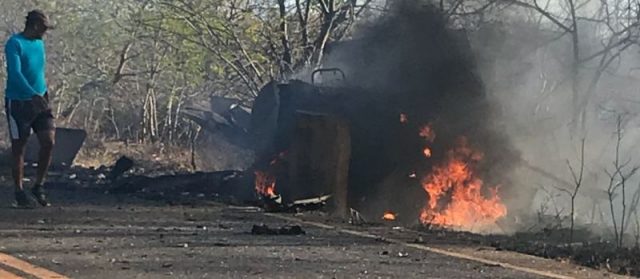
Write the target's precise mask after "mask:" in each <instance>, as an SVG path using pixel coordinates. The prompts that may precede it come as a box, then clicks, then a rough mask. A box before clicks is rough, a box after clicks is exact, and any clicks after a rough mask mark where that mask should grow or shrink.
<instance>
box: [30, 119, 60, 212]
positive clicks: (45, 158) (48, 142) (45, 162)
mask: <svg viewBox="0 0 640 279" xmlns="http://www.w3.org/2000/svg"><path fill="white" fill-rule="evenodd" d="M36 135H37V136H38V141H39V142H40V154H39V158H38V159H39V160H38V173H37V174H36V184H35V185H33V188H32V189H31V192H32V193H33V195H34V196H35V197H36V200H37V201H38V203H39V204H40V205H42V206H49V205H50V204H49V202H48V201H47V195H46V194H45V191H44V180H45V178H46V177H47V171H48V170H49V165H51V156H52V154H53V144H54V141H55V130H45V131H40V132H37V133H36Z"/></svg>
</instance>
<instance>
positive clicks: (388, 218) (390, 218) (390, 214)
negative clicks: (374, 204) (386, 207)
mask: <svg viewBox="0 0 640 279" xmlns="http://www.w3.org/2000/svg"><path fill="white" fill-rule="evenodd" d="M382 219H383V220H386V221H394V220H395V219H396V214H395V213H393V212H391V211H385V213H384V215H382Z"/></svg>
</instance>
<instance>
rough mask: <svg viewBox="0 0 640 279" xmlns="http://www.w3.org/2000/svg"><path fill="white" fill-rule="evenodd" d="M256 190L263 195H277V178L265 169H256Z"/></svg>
mask: <svg viewBox="0 0 640 279" xmlns="http://www.w3.org/2000/svg"><path fill="white" fill-rule="evenodd" d="M255 175H256V181H255V184H256V192H257V193H258V194H260V195H262V196H266V197H275V196H277V195H276V178H275V177H274V176H273V175H270V174H268V173H266V172H263V171H256V172H255Z"/></svg>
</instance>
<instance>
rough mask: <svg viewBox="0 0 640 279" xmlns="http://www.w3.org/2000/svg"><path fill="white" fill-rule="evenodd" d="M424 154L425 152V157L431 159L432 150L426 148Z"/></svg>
mask: <svg viewBox="0 0 640 279" xmlns="http://www.w3.org/2000/svg"><path fill="white" fill-rule="evenodd" d="M423 152H424V156H426V157H427V158H431V149H430V148H428V147H426V148H425V149H424V151H423Z"/></svg>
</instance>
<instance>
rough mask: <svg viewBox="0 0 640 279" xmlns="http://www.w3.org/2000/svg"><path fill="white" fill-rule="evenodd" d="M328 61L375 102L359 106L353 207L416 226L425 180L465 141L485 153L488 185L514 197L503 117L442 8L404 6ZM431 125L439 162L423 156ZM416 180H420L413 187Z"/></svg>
mask: <svg viewBox="0 0 640 279" xmlns="http://www.w3.org/2000/svg"><path fill="white" fill-rule="evenodd" d="M329 51H330V54H329V57H330V59H329V64H332V65H335V66H337V67H340V68H341V69H343V70H344V71H345V72H346V75H347V76H348V82H349V83H350V85H351V87H352V88H360V89H362V90H364V91H365V92H366V93H367V94H369V95H371V97H370V98H372V99H373V100H375V101H373V102H374V103H375V105H367V106H358V105H353V108H354V110H355V111H353V112H352V116H353V117H351V118H352V119H356V120H355V121H354V124H352V125H355V126H356V127H355V130H360V132H358V131H356V132H354V135H353V144H352V145H353V146H354V151H353V153H354V154H353V159H352V165H351V167H352V169H351V174H352V179H351V185H350V190H351V192H350V199H351V201H352V204H357V206H358V207H360V208H361V209H363V210H365V211H369V212H371V215H374V216H377V215H378V211H380V212H381V211H382V210H385V209H391V210H396V211H399V212H401V215H400V217H405V220H416V218H415V217H416V215H415V214H416V210H419V209H420V208H421V207H422V206H423V205H424V202H425V197H426V195H425V194H424V192H423V190H422V189H421V187H420V183H419V178H420V174H422V175H425V174H427V173H428V171H429V170H430V169H431V167H432V164H434V163H438V162H441V161H442V160H443V158H444V156H445V154H446V152H447V151H448V150H450V149H451V148H453V147H454V145H455V143H456V141H457V139H458V138H460V137H466V138H467V139H468V141H469V144H470V145H471V146H472V147H473V148H475V149H477V150H480V151H482V152H483V153H484V155H485V157H484V160H483V161H482V162H483V163H482V164H481V165H480V166H478V167H479V169H478V171H479V174H480V175H481V176H482V178H483V180H484V181H485V185H487V186H497V185H500V186H501V188H500V189H501V192H503V193H506V192H508V191H509V190H510V189H509V187H510V185H511V183H510V182H509V180H508V174H510V172H511V170H512V168H513V166H514V165H515V164H516V163H517V162H518V160H517V156H518V154H517V152H516V151H515V150H514V148H513V147H512V145H511V144H510V142H509V139H508V138H507V137H506V135H505V134H504V133H502V132H501V131H500V130H499V127H497V125H496V124H495V123H497V121H496V120H497V119H499V117H500V116H499V115H496V114H495V110H494V109H493V107H492V103H491V102H490V101H489V99H488V98H487V94H486V92H485V87H484V85H483V83H482V80H481V79H480V77H479V76H480V75H479V74H478V73H477V72H476V71H477V69H476V65H475V59H474V55H473V52H472V49H471V47H470V45H469V43H468V41H467V36H466V33H465V31H464V30H454V29H452V28H450V27H449V26H448V22H447V19H446V18H445V17H444V16H443V15H442V14H441V13H440V12H439V11H438V9H437V8H434V7H432V6H430V5H424V4H422V3H421V2H420V1H397V2H395V4H394V5H393V6H392V7H391V10H390V11H389V12H387V13H385V14H384V15H382V16H381V18H379V19H378V20H376V21H375V22H374V23H372V24H370V25H369V26H365V27H362V29H361V30H359V32H357V33H356V34H355V36H354V38H353V40H351V41H349V42H346V43H341V44H336V45H333V46H332V47H331V49H330V50H329ZM367 100H368V101H366V102H364V101H363V103H367V102H372V101H371V100H369V99H368V98H367ZM353 101H354V102H358V101H357V100H353ZM372 111H373V112H374V113H373V115H372ZM400 113H405V114H406V115H407V116H408V122H407V124H404V125H402V124H401V123H399V115H400ZM428 123H432V125H433V127H434V129H435V131H436V134H437V136H436V140H435V142H434V143H433V145H432V150H433V157H432V158H431V159H426V158H425V157H424V156H423V155H422V152H421V150H422V148H423V147H424V146H425V141H424V139H422V138H420V137H419V136H418V131H419V130H420V128H421V127H422V126H424V125H426V124H428ZM358 126H360V127H358ZM413 171H416V172H417V173H418V179H411V178H408V174H409V173H411V172H413Z"/></svg>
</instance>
